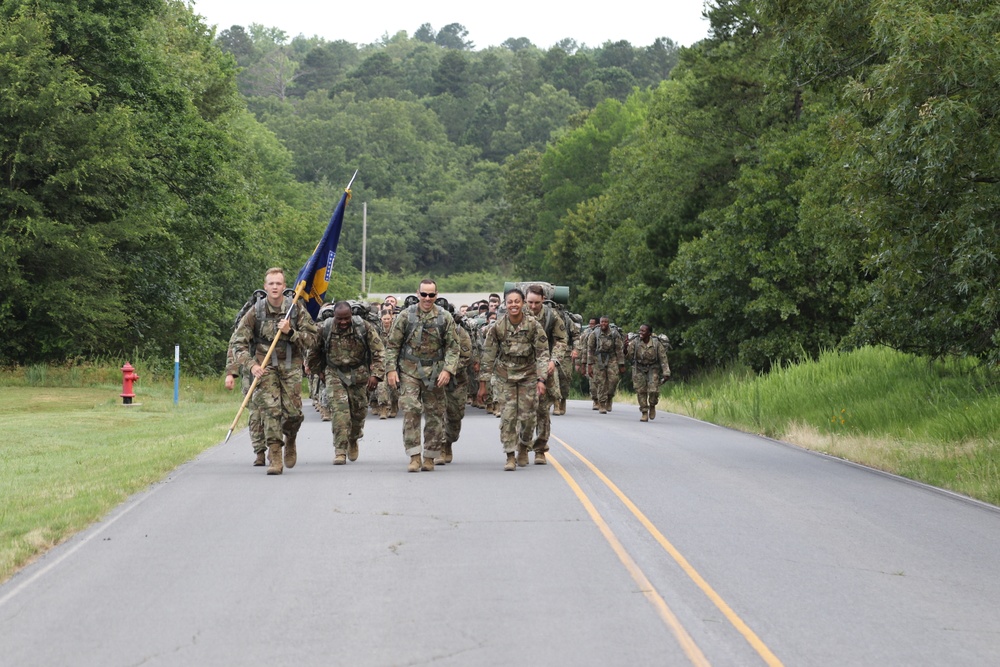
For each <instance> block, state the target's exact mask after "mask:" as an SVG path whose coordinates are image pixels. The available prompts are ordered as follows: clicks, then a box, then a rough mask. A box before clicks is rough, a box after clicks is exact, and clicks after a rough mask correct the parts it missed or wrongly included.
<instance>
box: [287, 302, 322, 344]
mask: <svg viewBox="0 0 1000 667" xmlns="http://www.w3.org/2000/svg"><path fill="white" fill-rule="evenodd" d="M318 333H319V332H318V330H317V329H316V323H315V322H314V321H313V318H312V315H310V314H309V311H308V310H306V309H305V308H304V307H300V308H299V310H298V312H297V313H296V315H295V326H293V327H292V333H291V335H290V336H289V337H288V340H290V341H291V342H292V343H293V344H294V345H296V346H297V347H298V348H299V349H300V350H301V351H302V355H303V356H305V355H306V353H307V352H308V351H309V350H310V349H312V348H313V347H314V346H315V345H316V343H317V340H318V338H319V336H318Z"/></svg>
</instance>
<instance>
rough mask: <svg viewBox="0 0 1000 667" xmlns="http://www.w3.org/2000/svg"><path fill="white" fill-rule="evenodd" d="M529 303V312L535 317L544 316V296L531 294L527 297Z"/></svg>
mask: <svg viewBox="0 0 1000 667" xmlns="http://www.w3.org/2000/svg"><path fill="white" fill-rule="evenodd" d="M525 299H527V303H528V310H529V311H531V314H532V315H534V316H536V317H537V316H539V315H541V314H542V295H541V294H535V293H534V292H529V293H528V296H526V297H525Z"/></svg>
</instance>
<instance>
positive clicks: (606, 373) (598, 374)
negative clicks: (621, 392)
mask: <svg viewBox="0 0 1000 667" xmlns="http://www.w3.org/2000/svg"><path fill="white" fill-rule="evenodd" d="M593 368H594V377H592V378H590V386H591V387H593V388H594V391H595V392H596V393H597V396H596V400H597V402H598V403H607V402H610V401H611V399H612V398H614V396H615V392H616V391H617V390H618V367H617V366H615V365H614V364H608V365H607V366H605V367H604V368H601V367H600V366H596V365H595V366H594V367H593Z"/></svg>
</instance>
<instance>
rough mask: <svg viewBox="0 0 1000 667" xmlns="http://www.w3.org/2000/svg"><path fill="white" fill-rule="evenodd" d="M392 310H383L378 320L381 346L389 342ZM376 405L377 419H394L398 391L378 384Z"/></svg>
mask: <svg viewBox="0 0 1000 667" xmlns="http://www.w3.org/2000/svg"><path fill="white" fill-rule="evenodd" d="M395 315H396V314H395V312H393V310H392V308H383V309H382V313H381V315H380V316H379V319H380V320H381V322H382V327H381V331H380V332H379V333H380V334H381V336H382V344H383V345H385V344H386V343H387V342H388V341H389V329H391V328H392V321H393V319H394V318H395ZM375 395H376V399H377V403H378V418H379V419H387V418H393V419H394V418H395V417H396V415H397V414H398V412H399V390H398V389H395V388H393V387H390V386H389V383H388V382H380V383H379V385H378V389H376V390H375Z"/></svg>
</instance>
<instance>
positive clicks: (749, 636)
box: [549, 436, 782, 667]
mask: <svg viewBox="0 0 1000 667" xmlns="http://www.w3.org/2000/svg"><path fill="white" fill-rule="evenodd" d="M550 437H551V438H552V439H553V440H555V441H557V442H558V443H559V444H561V445H562V446H563V447H565V448H566V450H567V451H568V452H570V453H571V454H572V455H573V456H575V457H576V458H578V459H580V461H582V462H583V464H584V465H585V466H587V467H588V468H590V470H591V472H593V473H594V474H595V475H596V476H597V478H598V479H600V480H601V481H602V482H604V484H605V485H606V486H607V487H608V488H609V489H610V490H611V492H612V493H614V494H615V495H616V496H618V499H619V500H621V501H622V503H624V505H625V506H626V507H627V508H628V509H629V511H630V512H632V514H633V515H634V516H635V518H637V519H638V520H639V523H641V524H642V525H643V526H644V527H645V528H646V530H647V531H648V532H649V534H650V535H652V536H653V539H655V540H656V541H657V542H658V543H659V545H660V546H661V547H663V549H664V550H665V551H666V552H667V553H668V554H670V557H671V558H673V559H674V561H675V562H676V563H677V564H678V565H679V566H680V567H681V569H682V570H684V572H685V574H687V575H688V577H690V579H691V581H693V582H694V583H695V585H696V586H698V588H700V589H701V591H702V592H703V593H704V594H705V596H706V597H708V599H709V600H711V601H712V603H713V604H714V605H715V606H716V607H718V609H719V611H721V612H722V614H723V615H724V616H725V617H726V619H728V620H729V622H730V623H731V624H732V626H733V627H734V628H735V629H736V631H737V632H739V633H740V634H741V635H742V636H743V638H744V639H746V641H747V643H748V644H750V646H751V647H752V648H753V649H754V651H756V652H757V654H758V655H759V656H760V657H761V658H762V659H763V660H764V662H765V663H766V664H767V665H769V666H770V667H782V663H781V661H780V660H778V658H777V657H776V656H775V655H774V653H772V652H771V650H770V649H769V648H768V647H767V646H766V645H765V644H764V642H762V641H761V640H760V637H758V636H757V635H756V634H755V633H754V631H753V630H751V629H750V627H749V626H748V625H747V624H746V623H744V622H743V619H741V618H740V617H739V616H737V615H736V612H734V611H733V610H732V608H730V606H729V605H728V604H726V601H725V600H723V599H722V597H720V596H719V594H718V593H716V592H715V590H714V589H713V588H712V587H711V586H709V585H708V582H707V581H705V579H704V578H703V577H702V576H701V575H700V574H698V571H697V570H695V569H694V567H692V566H691V564H690V563H689V562H688V561H687V559H686V558H684V556H683V555H682V554H681V552H680V551H678V550H677V549H676V548H675V547H674V545H673V544H671V543H670V541H669V540H667V538H666V537H664V536H663V533H661V532H660V531H659V530H658V529H657V528H656V526H654V525H653V522H652V521H650V520H649V519H648V518H647V517H646V515H645V514H643V513H642V511H641V510H640V509H639V508H638V507H636V506H635V503H633V502H632V501H631V500H629V498H628V496H626V495H625V494H624V493H622V491H621V489H619V488H618V487H617V486H616V485H615V483H614V482H612V481H611V480H610V479H608V477H607V476H606V475H605V474H604V473H603V472H601V471H600V470H598V468H597V466H595V465H594V464H593V463H591V462H590V461H588V460H587V458H586V457H585V456H583V454H581V453H580V452H578V451H576V450H575V449H573V448H572V447H570V446H569V445H568V444H567V443H566V442H565V441H564V440H561V439H560V438H557V437H555V436H550ZM549 461H551V462H552V465H553V466H554V467H555V469H556V470H557V471H558V472H559V474H560V475H562V478H563V479H564V480H566V483H567V484H568V485H569V487H570V488H571V489H573V493H575V494H576V497H577V498H578V499H579V500H580V502H581V503H582V504H583V506H584V508H585V509H586V510H587V513H588V514H589V515H590V518H591V519H593V521H594V523H595V524H597V527H598V529H600V531H601V534H603V535H604V538H605V539H606V540H607V541H608V543H609V544H610V545H611V548H612V549H613V550H614V552H615V554H617V556H618V558H619V560H621V562H622V564H623V565H624V566H625V569H627V570H628V572H629V574H630V575H631V576H632V579H633V580H634V581H635V582H636V584H637V585H638V586H639V590H641V591H642V593H643V595H645V596H646V598H647V599H648V600H649V601H650V602H651V603H652V604H653V606H654V607H655V608H656V610H657V612H658V613H659V614H660V618H662V619H663V622H664V623H665V624H666V625H667V627H668V628H669V629H670V631H671V632H672V633H673V635H674V637H675V638H676V639H677V642H678V643H679V644H680V646H681V648H682V649H683V650H684V653H685V654H686V655H687V656H688V659H689V660H691V663H692V664H693V665H696V666H697V667H709V665H710V663H709V662H708V660H707V659H706V658H705V655H704V654H703V653H702V652H701V649H699V648H698V646H697V644H695V642H694V640H693V639H692V638H691V635H689V634H688V632H687V630H685V629H684V627H683V626H682V625H681V623H680V621H678V619H677V616H676V615H675V614H674V613H673V612H672V611H671V610H670V607H669V606H668V605H667V603H666V602H665V601H664V600H663V598H662V597H661V596H660V594H659V593H657V592H656V589H655V588H653V585H652V584H651V583H650V581H649V579H647V578H646V575H645V574H643V572H642V570H641V569H640V568H639V566H638V565H637V564H636V562H635V561H634V560H633V559H632V557H631V556H629V555H628V552H626V551H625V548H624V547H623V546H622V544H621V542H620V541H619V540H618V538H617V537H616V536H615V534H614V533H613V532H612V531H611V528H610V527H609V526H608V524H607V522H605V521H604V518H603V517H601V515H600V513H599V512H598V511H597V508H596V507H594V504H593V503H592V502H591V501H590V498H588V497H587V494H586V493H584V492H583V489H581V488H580V485H579V484H577V483H576V480H575V479H573V477H572V476H571V475H570V474H569V472H567V470H566V469H565V468H564V467H563V466H562V465H560V463H559V462H558V461H557V460H556V459H555V457H553V456H549Z"/></svg>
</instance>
